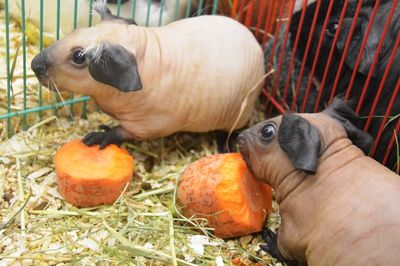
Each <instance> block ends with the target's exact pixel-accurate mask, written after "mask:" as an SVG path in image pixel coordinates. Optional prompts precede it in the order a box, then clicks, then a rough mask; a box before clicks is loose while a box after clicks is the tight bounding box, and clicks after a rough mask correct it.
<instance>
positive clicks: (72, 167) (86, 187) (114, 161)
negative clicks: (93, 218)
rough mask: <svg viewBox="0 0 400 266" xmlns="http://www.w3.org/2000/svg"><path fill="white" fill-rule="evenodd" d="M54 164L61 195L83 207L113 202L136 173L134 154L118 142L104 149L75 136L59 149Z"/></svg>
mask: <svg viewBox="0 0 400 266" xmlns="http://www.w3.org/2000/svg"><path fill="white" fill-rule="evenodd" d="M54 164H55V170H56V174H57V184H58V190H59V191H60V193H61V195H62V196H63V197H64V199H65V200H66V201H68V202H70V203H72V204H74V205H76V206H80V207H89V206H98V205H102V204H112V203H113V202H114V201H115V200H116V199H117V198H118V197H119V195H120V194H121V192H122V191H123V190H124V188H125V186H126V184H127V183H128V182H129V181H130V180H131V178H132V175H133V157H132V156H130V155H129V153H128V152H127V151H126V150H125V149H123V148H120V147H118V146H116V145H108V146H107V147H106V148H105V149H103V150H100V149H99V147H98V145H95V146H92V147H89V146H86V145H85V144H84V143H82V142H81V141H80V140H73V141H71V142H68V143H66V144H64V145H63V146H62V147H61V148H60V149H59V150H58V151H57V152H56V155H55V160H54Z"/></svg>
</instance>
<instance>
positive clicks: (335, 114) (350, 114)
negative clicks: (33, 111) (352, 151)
mask: <svg viewBox="0 0 400 266" xmlns="http://www.w3.org/2000/svg"><path fill="white" fill-rule="evenodd" d="M323 112H324V113H326V114H328V115H329V116H330V117H332V118H334V119H336V120H337V121H339V122H340V123H341V124H342V126H343V127H344V129H345V130H346V133H347V137H348V138H349V139H350V140H351V141H352V142H353V143H354V145H356V146H357V147H359V148H360V149H361V150H362V151H363V152H364V153H365V154H368V153H369V151H370V149H371V147H372V144H373V143H374V139H373V138H372V137H371V135H369V134H368V133H367V132H365V131H362V130H361V129H359V128H358V125H359V124H360V122H361V121H360V118H359V117H358V116H357V114H356V113H355V112H354V111H353V110H352V109H351V108H350V106H349V105H347V104H346V103H345V102H344V101H343V100H342V99H340V98H339V97H335V98H334V99H333V101H332V103H331V104H330V105H329V107H328V108H326V109H325V110H324V111H323Z"/></svg>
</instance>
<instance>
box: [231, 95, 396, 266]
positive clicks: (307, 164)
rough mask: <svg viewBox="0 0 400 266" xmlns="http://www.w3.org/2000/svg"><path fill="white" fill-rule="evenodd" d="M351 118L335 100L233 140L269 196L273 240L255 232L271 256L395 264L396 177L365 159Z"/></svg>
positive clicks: (363, 139) (362, 136)
mask: <svg viewBox="0 0 400 266" xmlns="http://www.w3.org/2000/svg"><path fill="white" fill-rule="evenodd" d="M356 119H357V117H356V116H355V114H354V113H353V111H352V110H351V109H350V108H349V107H348V106H347V105H346V104H345V103H344V102H343V101H341V100H339V99H337V98H336V99H335V100H334V102H333V103H332V105H331V106H330V107H329V108H327V109H326V110H324V111H323V112H321V113H316V114H293V113H288V114H284V115H283V116H278V117H276V118H273V119H270V120H266V121H264V122H261V123H259V124H257V125H256V126H254V127H253V128H250V129H247V130H246V131H244V132H243V133H242V134H241V135H239V138H238V141H239V145H240V149H241V153H242V156H243V157H244V159H245V161H246V162H247V164H248V166H249V168H250V169H251V171H253V173H254V175H255V176H256V177H257V178H259V179H261V180H263V181H265V182H266V183H268V184H270V185H271V186H272V187H273V188H274V190H275V192H276V200H277V202H278V204H279V211H280V215H281V225H280V228H279V229H278V234H277V239H276V235H274V234H273V233H272V232H271V231H268V230H266V231H264V233H263V236H264V238H265V239H266V240H267V245H266V246H263V248H265V249H266V250H268V251H269V252H270V253H271V255H273V256H276V257H278V258H280V259H286V260H291V261H292V262H294V261H298V262H307V264H308V265H324V266H326V265H399V262H400V252H399V247H400V208H399V202H400V177H399V176H398V175H396V174H394V173H393V172H391V171H390V170H389V169H388V168H386V167H384V166H382V165H381V164H379V163H378V162H376V161H375V160H373V159H371V158H370V157H367V156H365V154H364V152H363V150H364V151H365V150H368V148H369V146H370V145H371V144H372V138H371V137H370V136H369V135H368V134H367V133H365V132H363V131H361V130H359V129H357V128H356V127H355V126H354V125H353V123H354V121H355V120H356ZM276 245H277V246H276ZM276 247H277V249H276Z"/></svg>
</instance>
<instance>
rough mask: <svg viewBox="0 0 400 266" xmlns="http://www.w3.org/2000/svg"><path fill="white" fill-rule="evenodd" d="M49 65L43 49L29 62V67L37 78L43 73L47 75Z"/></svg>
mask: <svg viewBox="0 0 400 266" xmlns="http://www.w3.org/2000/svg"><path fill="white" fill-rule="evenodd" d="M48 66H49V62H48V57H47V55H46V53H45V51H43V52H41V53H40V54H38V55H36V56H35V57H34V58H33V59H32V62H31V68H32V70H33V72H35V75H36V77H37V78H39V79H40V78H41V77H43V76H44V75H47V69H48Z"/></svg>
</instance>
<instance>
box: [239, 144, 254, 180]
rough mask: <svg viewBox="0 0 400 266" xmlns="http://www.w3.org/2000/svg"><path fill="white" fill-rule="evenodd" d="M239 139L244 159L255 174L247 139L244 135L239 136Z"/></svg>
mask: <svg viewBox="0 0 400 266" xmlns="http://www.w3.org/2000/svg"><path fill="white" fill-rule="evenodd" d="M237 141H238V145H239V150H240V154H241V155H242V157H243V160H244V161H245V163H246V165H247V168H249V171H250V172H251V173H252V174H254V171H253V167H252V166H251V163H250V152H249V146H248V145H247V143H246V139H245V138H244V137H241V136H239V138H238V140H237Z"/></svg>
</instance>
